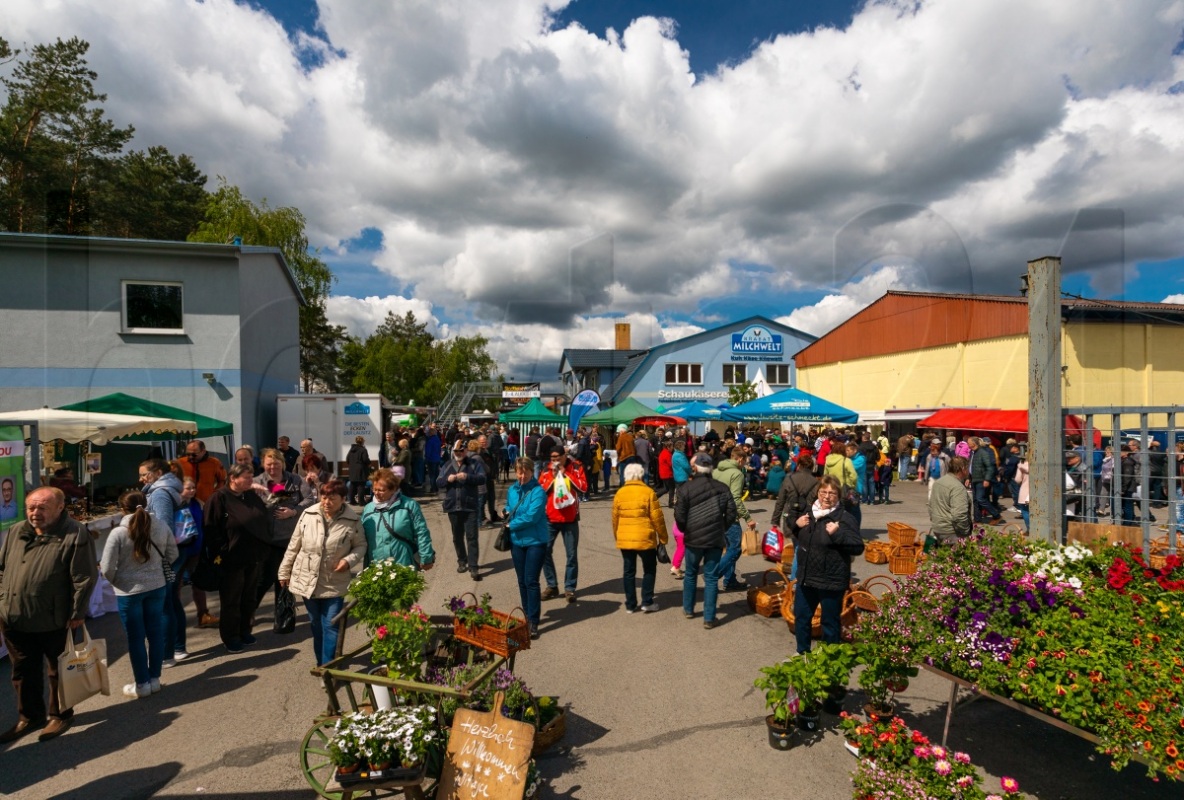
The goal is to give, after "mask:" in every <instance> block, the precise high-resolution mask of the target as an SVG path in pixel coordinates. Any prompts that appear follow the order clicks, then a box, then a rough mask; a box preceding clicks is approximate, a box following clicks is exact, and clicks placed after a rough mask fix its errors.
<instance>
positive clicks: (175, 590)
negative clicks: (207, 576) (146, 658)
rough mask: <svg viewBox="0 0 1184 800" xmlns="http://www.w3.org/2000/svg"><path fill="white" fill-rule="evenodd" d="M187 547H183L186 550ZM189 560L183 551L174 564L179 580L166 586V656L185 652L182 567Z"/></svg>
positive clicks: (174, 570)
mask: <svg viewBox="0 0 1184 800" xmlns="http://www.w3.org/2000/svg"><path fill="white" fill-rule="evenodd" d="M184 550H185V548H182V551H184ZM188 560H189V554H188V553H185V552H182V554H181V557H180V558H178V559H177V561H176V563H174V564H173V573H174V574H175V575H176V576H177V582H176V583H174V584H173V585H172V586H166V587H165V591H166V592H167V593H168V594H167V596H166V597H165V601H164V651H165V658H172V657H173V653H184V652H185V621H186V617H185V604H184V603H182V602H181V580H180V578H181V567H182V565H183V564H184V563H185V562H186V561H188Z"/></svg>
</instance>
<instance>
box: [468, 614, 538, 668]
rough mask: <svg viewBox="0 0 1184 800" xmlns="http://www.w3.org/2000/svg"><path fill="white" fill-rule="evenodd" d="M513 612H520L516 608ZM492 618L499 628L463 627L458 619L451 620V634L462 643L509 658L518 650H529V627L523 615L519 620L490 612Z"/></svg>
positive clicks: (510, 615)
mask: <svg viewBox="0 0 1184 800" xmlns="http://www.w3.org/2000/svg"><path fill="white" fill-rule="evenodd" d="M514 611H522V609H520V608H517V609H514ZM490 613H492V614H493V618H494V619H496V620H497V621H498V622H499V623H501V626H494V625H473V626H472V627H470V626H468V625H465V624H464V623H463V622H461V621H460V620H459V619H453V620H452V634H453V635H454V636H455V637H456V638H457V639H458V640H460V641H462V642H468V643H469V644H472V645H476V646H477V647H480V648H481V649H482V650H486V651H488V652H490V653H494V654H495V655H499V656H504V657H507V658H508V657H510V656H511V655H513V654H514V653H517V652H518V651H519V650H529V649H530V625H529V624H527V621H526V615H525V613H524V614H523V615H522V617H521V618H519V617H514V616H513V611H511V613H510V614H503V613H502V612H501V611H496V610H495V611H492V612H490Z"/></svg>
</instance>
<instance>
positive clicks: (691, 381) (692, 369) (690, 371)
mask: <svg viewBox="0 0 1184 800" xmlns="http://www.w3.org/2000/svg"><path fill="white" fill-rule="evenodd" d="M664 367H665V368H664V370H663V377H664V378H666V379H667V380H666V385H667V386H702V385H703V365H702V364H692V363H690V362H682V361H677V362H675V361H672V362H669V363H667V364H665V365H664ZM671 367H674V377H675V380H673V381H671V380H669V375H668V374H667V373H668V372H669V370H670V368H671ZM680 367H686V368H687V380H685V381H680V380H678V373H679V372H680ZM696 372H698V373H699V380H695V373H696Z"/></svg>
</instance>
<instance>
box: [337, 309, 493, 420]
mask: <svg viewBox="0 0 1184 800" xmlns="http://www.w3.org/2000/svg"><path fill="white" fill-rule="evenodd" d="M488 344H489V342H488V340H487V339H485V337H483V336H473V337H464V336H458V337H455V338H452V339H442V340H440V339H436V338H434V337H433V336H432V334H431V333H429V332H428V329H427V325H425V324H423V323H420V322H416V320H415V317H414V315H412V314H411V312H407V313H406V314H404V315H403V316H401V317H399V316H395V315H394V314H393V313H392V314H387V317H386V320H385V321H384V322H383V323H382V325H380V326H379V327H378V330H376V331H375V332H374V333H373V334H371V335H370V336H369V337H367V338H366V340H365V341H363V342H359V341H356V340H353V341H350V342H348V343H346V344H345V346H344V348H343V352H342V359H341V361H342V372H343V375H342V377H343V379H344V380H343V383H344V384H345V385H346V386H348V387H349V388H351V389H352V390H353V391H356V392H379V393H381V394H383V395H384V396H386V397H387V398H389V399H391V400H394V401H395V402H398V403H405V402H408V401H410V400H414V401H415V402H416V404H418V405H435V404H437V403H439V402H440V400H442V399H443V398H444V395H445V394H447V393H448V390H449V389H450V388H451V387H452V384H453V383H462V382H468V381H482V380H489V379H491V377H492V376H493V373H494V369H495V368H496V364H495V363H494V360H493V358H492V357H491V356H490V355H489V353H488V352H487V350H486V347H487V345H488Z"/></svg>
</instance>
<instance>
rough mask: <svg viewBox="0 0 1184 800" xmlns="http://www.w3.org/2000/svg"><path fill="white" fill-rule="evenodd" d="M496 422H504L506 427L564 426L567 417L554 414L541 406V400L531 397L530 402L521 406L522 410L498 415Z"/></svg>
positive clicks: (517, 409)
mask: <svg viewBox="0 0 1184 800" xmlns="http://www.w3.org/2000/svg"><path fill="white" fill-rule="evenodd" d="M497 421H498V422H504V423H506V424H507V425H565V424H567V417H565V416H563V415H562V414H556V413H555V412H554V411H552V410H551V409H549V408H547V407H546V406H545V405H543V401H542V400H539V399H538V398H537V397H532V398H530V402H529V403H527V404H526V405H524V406H522V408H516V409H514V410H513V411H507V412H506V413H504V414H498V415H497Z"/></svg>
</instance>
